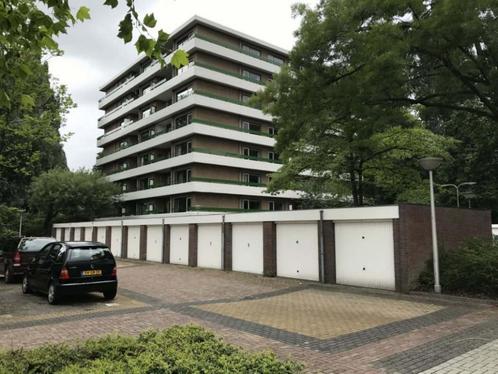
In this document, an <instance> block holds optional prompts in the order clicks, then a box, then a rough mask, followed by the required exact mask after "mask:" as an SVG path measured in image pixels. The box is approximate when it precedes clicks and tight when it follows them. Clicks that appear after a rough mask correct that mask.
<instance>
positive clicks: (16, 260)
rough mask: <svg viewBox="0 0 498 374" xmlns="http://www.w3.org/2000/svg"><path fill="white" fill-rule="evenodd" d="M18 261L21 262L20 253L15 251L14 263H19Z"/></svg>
mask: <svg viewBox="0 0 498 374" xmlns="http://www.w3.org/2000/svg"><path fill="white" fill-rule="evenodd" d="M20 263H21V253H20V252H16V254H15V255H14V264H20Z"/></svg>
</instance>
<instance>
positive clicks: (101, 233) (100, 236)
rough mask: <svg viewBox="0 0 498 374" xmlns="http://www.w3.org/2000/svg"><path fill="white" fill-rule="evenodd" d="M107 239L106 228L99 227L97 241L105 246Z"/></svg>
mask: <svg viewBox="0 0 498 374" xmlns="http://www.w3.org/2000/svg"><path fill="white" fill-rule="evenodd" d="M105 237H106V228H105V227H97V241H98V242H100V243H102V244H105Z"/></svg>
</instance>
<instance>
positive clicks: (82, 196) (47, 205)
mask: <svg viewBox="0 0 498 374" xmlns="http://www.w3.org/2000/svg"><path fill="white" fill-rule="evenodd" d="M118 194H119V188H118V186H116V185H115V184H113V183H111V182H109V181H108V180H107V179H105V178H104V176H103V175H102V174H101V173H100V172H97V171H88V170H85V169H81V170H78V171H75V172H73V171H68V170H63V169H54V170H50V171H48V172H46V173H43V174H41V175H40V176H38V177H36V178H35V179H34V181H33V183H32V184H31V188H30V196H29V205H30V208H31V210H32V211H33V212H35V213H38V214H40V215H41V216H42V217H43V228H44V231H45V232H46V233H48V232H50V228H51V226H52V223H53V222H55V221H56V220H76V221H77V220H92V219H94V218H96V217H99V216H103V215H106V214H109V213H110V211H111V210H112V209H113V204H114V203H115V202H116V201H117V199H118V198H117V195H118Z"/></svg>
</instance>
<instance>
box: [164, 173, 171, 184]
mask: <svg viewBox="0 0 498 374" xmlns="http://www.w3.org/2000/svg"><path fill="white" fill-rule="evenodd" d="M164 184H165V185H166V186H169V185H170V184H171V173H167V174H164Z"/></svg>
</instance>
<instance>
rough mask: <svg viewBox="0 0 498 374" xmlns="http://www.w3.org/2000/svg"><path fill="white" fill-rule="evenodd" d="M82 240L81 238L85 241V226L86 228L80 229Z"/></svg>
mask: <svg viewBox="0 0 498 374" xmlns="http://www.w3.org/2000/svg"><path fill="white" fill-rule="evenodd" d="M80 240H81V241H82V242H83V241H85V228H84V227H82V228H81V229H80Z"/></svg>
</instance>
